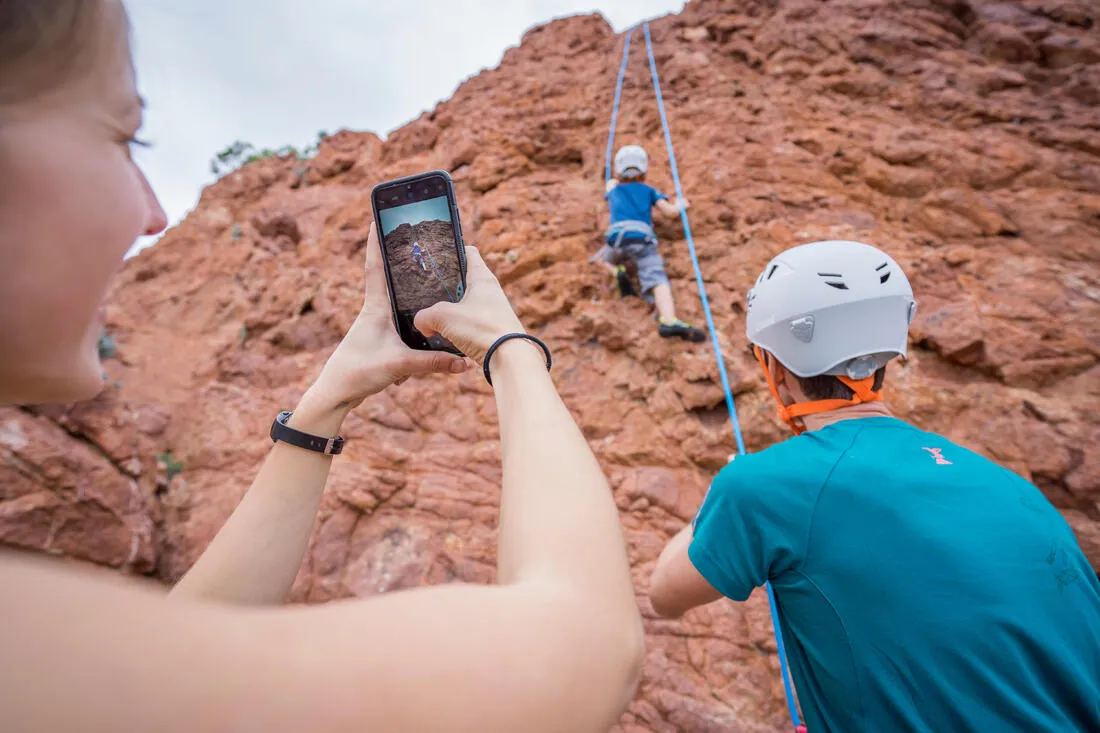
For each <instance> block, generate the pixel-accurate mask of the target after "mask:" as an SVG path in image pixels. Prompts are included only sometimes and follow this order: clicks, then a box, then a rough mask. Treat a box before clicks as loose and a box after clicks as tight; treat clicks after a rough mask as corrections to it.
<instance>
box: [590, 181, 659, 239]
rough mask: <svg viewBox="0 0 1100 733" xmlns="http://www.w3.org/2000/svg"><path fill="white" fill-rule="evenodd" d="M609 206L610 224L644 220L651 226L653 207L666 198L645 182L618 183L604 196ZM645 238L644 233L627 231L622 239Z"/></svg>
mask: <svg viewBox="0 0 1100 733" xmlns="http://www.w3.org/2000/svg"><path fill="white" fill-rule="evenodd" d="M604 198H606V199H607V203H608V205H609V206H610V207H611V224H612V225H615V224H618V223H619V222H621V221H644V222H645V223H646V224H648V225H649V226H650V227H652V226H653V207H654V206H656V204H657V202H658V201H660V200H661V199H667V198H668V196H665V195H664V194H663V193H661V192H660V191H658V190H657V189H655V188H654V187H653V186H650V185H648V184H645V183H637V182H634V183H620V184H618V185H617V186H615V188H613V189H611V190H610V191H608V192H607V194H606V195H605V196H604ZM633 239H645V235H643V234H637V233H635V232H627V233H626V234H625V235H623V241H624V242H625V241H630V240H633Z"/></svg>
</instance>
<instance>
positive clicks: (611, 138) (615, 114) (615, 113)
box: [603, 28, 634, 183]
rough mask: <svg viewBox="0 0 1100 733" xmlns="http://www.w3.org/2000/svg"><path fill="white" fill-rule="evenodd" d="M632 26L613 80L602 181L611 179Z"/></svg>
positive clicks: (627, 34)
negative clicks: (612, 100)
mask: <svg viewBox="0 0 1100 733" xmlns="http://www.w3.org/2000/svg"><path fill="white" fill-rule="evenodd" d="M633 36H634V28H631V29H630V30H629V31H627V32H626V40H624V41H623V62H622V64H620V65H619V80H618V81H617V82H615V103H614V104H613V105H612V107H611V132H610V133H608V135H607V167H605V168H604V181H603V182H604V183H607V182H608V181H610V180H611V153H612V151H613V150H614V148H615V125H617V124H618V122H619V100H620V99H621V98H622V94H623V79H625V78H626V62H627V61H628V60H629V59H630V39H631V38H632V37H633Z"/></svg>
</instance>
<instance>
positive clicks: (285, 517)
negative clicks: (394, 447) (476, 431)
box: [172, 225, 466, 603]
mask: <svg viewBox="0 0 1100 733" xmlns="http://www.w3.org/2000/svg"><path fill="white" fill-rule="evenodd" d="M366 249H367V253H366V273H365V277H366V294H365V296H364V300H363V308H362V310H361V311H360V312H359V316H358V317H357V318H356V320H355V323H354V324H352V327H351V329H349V331H348V333H347V335H346V336H345V337H344V340H343V341H342V342H341V343H340V345H339V346H338V347H337V349H336V351H335V352H334V353H333V354H332V356H331V357H330V358H329V360H328V363H327V364H325V368H324V371H322V372H321V376H320V377H318V379H317V381H316V382H315V383H314V385H313V386H312V387H310V389H309V390H308V391H307V392H306V394H305V396H304V397H303V398H302V401H301V402H300V403H299V404H298V407H297V408H296V409H295V410H294V414H293V415H292V416H291V418H290V421H289V423H288V424H289V425H290V427H292V428H294V429H296V430H301V431H303V432H306V433H310V434H312V435H319V436H323V437H326V438H330V437H335V436H336V435H337V434H338V433H339V432H340V426H341V425H342V424H343V422H344V418H345V417H347V415H348V413H349V412H350V411H351V410H352V409H353V408H354V407H355V406H357V405H358V404H359V403H361V402H362V401H363V400H364V399H365V398H366V397H367V396H369V395H372V394H374V393H376V392H380V391H381V390H383V389H385V388H386V387H387V386H389V385H390V384H392V383H393V382H395V381H397V380H398V379H402V378H404V377H408V376H412V375H415V374H428V373H432V372H450V373H458V372H462V371H464V370H465V368H466V363H465V361H464V360H463V359H460V358H458V357H456V356H452V355H450V354H446V353H442V352H425V351H413V350H412V349H409V348H408V347H406V346H405V345H404V344H403V343H402V342H401V339H400V338H399V337H398V336H397V333H396V332H395V331H394V328H393V321H392V315H391V312H390V306H389V294H388V292H387V290H386V280H385V274H384V273H383V270H382V262H381V248H380V246H379V244H378V238H377V235H376V233H375V230H374V226H373V225H372V226H371V231H370V235H369V236H368V238H367V248H366ZM271 418H272V419H273V420H274V418H275V416H274V415H272V416H271ZM333 460H340V458H339V457H336V458H333V457H330V456H325V455H323V454H321V453H315V452H312V451H308V450H303V449H301V448H296V447H294V446H291V445H288V444H286V443H278V444H276V445H275V446H273V447H272V449H271V452H270V453H269V454H268V457H267V460H265V461H264V464H263V466H262V467H261V468H260V472H259V473H258V474H257V475H256V478H255V480H254V481H253V482H252V486H251V488H249V490H248V492H247V493H246V494H245V496H244V498H243V499H242V500H241V503H240V504H238V505H237V508H236V509H235V510H234V511H233V514H232V515H231V516H230V517H229V520H228V521H227V522H226V523H225V526H223V527H222V529H221V531H219V532H218V534H217V536H216V537H215V538H214V540H213V542H211V543H210V546H209V547H207V549H206V551H205V552H204V553H203V554H202V556H201V557H200V558H199V559H198V561H197V562H196V563H195V565H194V566H193V567H192V568H191V569H190V570H189V571H188V572H187V574H186V575H184V577H183V578H182V579H181V580H180V581H179V583H178V584H177V585H176V587H175V588H174V589H173V591H172V595H173V596H174V597H192V598H203V599H206V600H211V601H223V602H231V603H281V602H282V601H283V600H284V599H285V598H286V594H287V593H288V592H289V591H290V586H291V585H292V584H293V583H294V577H295V576H296V575H297V573H298V566H299V565H301V563H302V557H303V555H304V554H305V551H306V548H307V546H308V543H309V536H310V533H311V531H312V530H313V522H314V518H315V516H316V514H317V507H318V506H319V504H320V502H321V494H322V493H324V490H325V481H326V480H327V479H328V472H329V467H330V466H331V465H332V462H333Z"/></svg>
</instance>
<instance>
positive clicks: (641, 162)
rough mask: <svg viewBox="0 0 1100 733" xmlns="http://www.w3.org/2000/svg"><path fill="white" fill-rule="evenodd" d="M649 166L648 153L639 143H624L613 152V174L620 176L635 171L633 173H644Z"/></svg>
mask: <svg viewBox="0 0 1100 733" xmlns="http://www.w3.org/2000/svg"><path fill="white" fill-rule="evenodd" d="M648 168H649V155H647V154H646V151H645V148H643V147H642V146H641V145H624V146H623V147H621V148H619V152H617V153H615V175H616V176H617V177H619V178H622V177H623V176H625V175H626V174H627V173H629V172H631V171H635V175H639V176H641V175H645V172H646V170H647V169H648Z"/></svg>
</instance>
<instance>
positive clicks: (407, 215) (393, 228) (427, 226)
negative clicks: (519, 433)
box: [371, 171, 466, 356]
mask: <svg viewBox="0 0 1100 733" xmlns="http://www.w3.org/2000/svg"><path fill="white" fill-rule="evenodd" d="M371 205H372V206H373V207H374V221H375V222H376V225H375V226H376V227H377V229H378V239H379V242H380V243H381V245H382V262H383V263H384V265H385V270H386V285H387V286H388V287H389V291H390V305H391V306H392V308H393V322H394V325H395V326H396V327H397V333H398V335H400V336H401V340H402V341H404V342H405V343H406V344H407V345H408V346H409V347H410V348H413V349H420V350H424V351H449V352H451V353H452V354H458V355H460V356H462V355H463V354H462V352H461V351H459V350H458V349H457V348H455V345H454V344H452V343H451V342H450V341H448V340H447V339H445V338H443V337H442V336H439V335H434V336H430V337H426V336H424V334H422V333H420V332H419V331H417V330H416V327H415V326H413V319H414V318H416V314H417V313H419V312H420V311H421V310H423V309H425V308H429V307H431V306H433V305H435V304H436V303H439V302H441V301H450V302H452V303H457V302H458V301H460V300H462V295H463V294H464V293H465V292H466V249H465V245H464V244H463V242H462V224H461V223H460V222H459V219H458V205H457V204H456V203H455V191H454V181H452V180H451V177H450V175H448V174H447V172H446V171H429V172H427V173H421V174H419V175H415V176H409V177H407V178H399V179H397V180H394V181H386V182H385V183H380V184H378V185H377V186H375V187H374V190H373V191H371Z"/></svg>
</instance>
